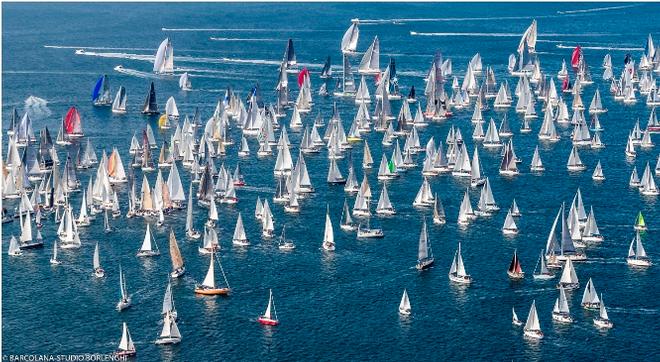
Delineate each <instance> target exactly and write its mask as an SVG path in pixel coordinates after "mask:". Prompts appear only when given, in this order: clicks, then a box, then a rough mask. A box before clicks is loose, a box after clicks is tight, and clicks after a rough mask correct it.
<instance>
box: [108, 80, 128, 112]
mask: <svg viewBox="0 0 660 362" xmlns="http://www.w3.org/2000/svg"><path fill="white" fill-rule="evenodd" d="M127 99H128V97H127V96H126V88H124V86H120V87H119V90H117V94H116V95H115V99H114V100H113V101H112V113H119V114H124V113H126V100H127Z"/></svg>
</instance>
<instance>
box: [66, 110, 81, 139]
mask: <svg viewBox="0 0 660 362" xmlns="http://www.w3.org/2000/svg"><path fill="white" fill-rule="evenodd" d="M79 119H80V115H78V110H77V109H76V107H71V108H69V111H68V112H66V116H65V117H64V130H65V131H66V133H73V131H74V129H75V126H76V122H78V121H79Z"/></svg>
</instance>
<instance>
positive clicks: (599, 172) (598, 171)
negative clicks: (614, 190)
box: [591, 160, 605, 181]
mask: <svg viewBox="0 0 660 362" xmlns="http://www.w3.org/2000/svg"><path fill="white" fill-rule="evenodd" d="M591 178H592V179H593V180H594V181H603V180H605V175H603V167H602V166H601V165H600V160H598V163H597V164H596V168H595V169H594V173H593V174H592V175H591Z"/></svg>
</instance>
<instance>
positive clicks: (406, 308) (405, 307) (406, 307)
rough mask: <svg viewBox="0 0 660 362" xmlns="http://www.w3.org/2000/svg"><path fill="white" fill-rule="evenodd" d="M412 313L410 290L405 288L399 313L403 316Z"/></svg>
mask: <svg viewBox="0 0 660 362" xmlns="http://www.w3.org/2000/svg"><path fill="white" fill-rule="evenodd" d="M410 313H411V309H410V299H409V298H408V291H407V290H406V289H404V290H403V296H401V302H400V303H399V314H401V315H402V316H409V315H410Z"/></svg>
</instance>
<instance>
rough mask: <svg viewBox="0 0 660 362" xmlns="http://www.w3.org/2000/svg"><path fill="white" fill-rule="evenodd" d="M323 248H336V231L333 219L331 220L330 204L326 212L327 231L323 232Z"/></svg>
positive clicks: (332, 249) (330, 249) (331, 249)
mask: <svg viewBox="0 0 660 362" xmlns="http://www.w3.org/2000/svg"><path fill="white" fill-rule="evenodd" d="M323 249H324V250H327V251H334V250H335V232H334V230H333V227H332V220H330V207H329V206H328V207H327V209H326V213H325V231H324V232H323Z"/></svg>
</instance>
